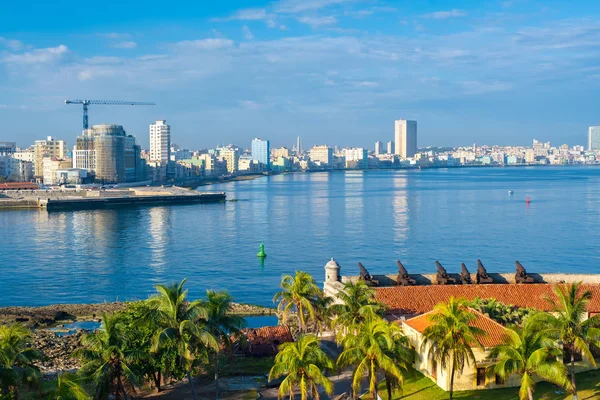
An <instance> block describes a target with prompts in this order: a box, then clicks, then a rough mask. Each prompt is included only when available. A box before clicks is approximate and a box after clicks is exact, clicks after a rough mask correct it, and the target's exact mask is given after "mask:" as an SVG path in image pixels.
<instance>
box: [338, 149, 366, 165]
mask: <svg viewBox="0 0 600 400" xmlns="http://www.w3.org/2000/svg"><path fill="white" fill-rule="evenodd" d="M344 155H345V158H346V168H358V169H366V168H368V167H369V152H368V150H367V149H364V148H362V147H358V148H349V149H345V152H344Z"/></svg>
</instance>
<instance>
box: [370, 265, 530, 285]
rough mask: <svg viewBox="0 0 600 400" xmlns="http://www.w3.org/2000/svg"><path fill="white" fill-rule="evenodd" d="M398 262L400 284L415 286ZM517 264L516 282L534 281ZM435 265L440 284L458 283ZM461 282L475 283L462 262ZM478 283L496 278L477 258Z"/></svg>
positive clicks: (443, 269) (374, 280)
mask: <svg viewBox="0 0 600 400" xmlns="http://www.w3.org/2000/svg"><path fill="white" fill-rule="evenodd" d="M396 263H397V264H398V278H397V279H396V282H397V284H398V285H400V286H413V285H416V284H417V281H416V280H415V279H413V278H411V277H410V275H409V274H408V271H407V270H406V268H405V267H404V265H402V263H401V262H400V261H396ZM515 264H516V272H515V282H516V283H533V282H534V279H533V277H531V276H529V275H528V274H527V271H526V270H525V268H524V267H523V265H521V263H520V262H519V261H515ZM435 266H436V267H437V276H436V281H437V284H438V285H456V284H458V282H457V280H456V279H455V278H453V277H451V276H450V275H449V274H448V272H447V271H446V268H444V267H443V266H442V264H440V263H439V261H436V262H435ZM358 268H359V269H360V279H361V280H362V281H364V282H366V283H367V284H368V285H370V286H379V281H378V280H377V279H374V278H373V276H372V275H371V274H369V271H367V269H366V268H365V267H364V265H362V263H360V262H359V263H358ZM460 283H461V284H463V285H470V284H472V283H473V280H472V278H471V273H470V272H469V270H468V269H467V266H466V265H465V263H461V271H460ZM476 283H477V284H488V283H494V280H493V279H492V277H491V276H489V275H488V273H487V271H486V269H485V267H484V266H483V264H482V263H481V260H477V274H476Z"/></svg>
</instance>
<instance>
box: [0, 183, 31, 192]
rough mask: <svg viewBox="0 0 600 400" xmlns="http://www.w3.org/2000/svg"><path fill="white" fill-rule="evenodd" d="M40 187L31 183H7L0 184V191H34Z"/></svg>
mask: <svg viewBox="0 0 600 400" xmlns="http://www.w3.org/2000/svg"><path fill="white" fill-rule="evenodd" d="M39 188H40V187H39V186H38V185H36V184H35V183H31V182H5V183H0V190H1V189H13V190H18V189H28V190H29V189H33V190H37V189H39Z"/></svg>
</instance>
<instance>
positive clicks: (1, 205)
mask: <svg viewBox="0 0 600 400" xmlns="http://www.w3.org/2000/svg"><path fill="white" fill-rule="evenodd" d="M226 197H227V196H226V194H225V192H197V191H195V190H189V189H184V188H180V187H142V188H128V189H77V190H69V189H66V190H65V189H63V190H58V189H55V190H26V191H14V192H4V193H3V195H2V198H0V209H26V208H37V209H44V210H47V211H49V212H50V211H69V210H93V209H107V208H122V207H132V206H164V205H179V204H198V203H218V202H224V201H225V200H226Z"/></svg>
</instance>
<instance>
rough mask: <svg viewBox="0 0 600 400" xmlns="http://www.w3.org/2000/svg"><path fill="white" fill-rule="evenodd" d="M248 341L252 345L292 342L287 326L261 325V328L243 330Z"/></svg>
mask: <svg viewBox="0 0 600 400" xmlns="http://www.w3.org/2000/svg"><path fill="white" fill-rule="evenodd" d="M243 332H244V334H245V335H246V337H247V338H248V342H249V343H250V344H253V345H259V344H275V345H279V344H282V343H287V342H293V341H294V338H293V337H292V332H291V331H290V328H289V326H287V325H279V326H263V327H262V328H256V329H253V328H249V329H244V330H243Z"/></svg>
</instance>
